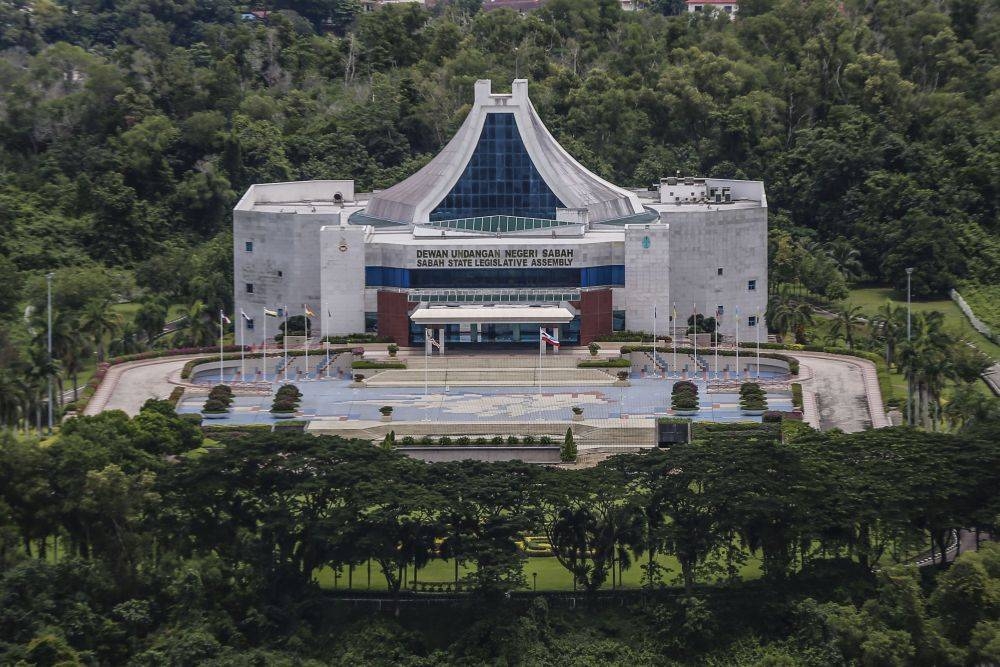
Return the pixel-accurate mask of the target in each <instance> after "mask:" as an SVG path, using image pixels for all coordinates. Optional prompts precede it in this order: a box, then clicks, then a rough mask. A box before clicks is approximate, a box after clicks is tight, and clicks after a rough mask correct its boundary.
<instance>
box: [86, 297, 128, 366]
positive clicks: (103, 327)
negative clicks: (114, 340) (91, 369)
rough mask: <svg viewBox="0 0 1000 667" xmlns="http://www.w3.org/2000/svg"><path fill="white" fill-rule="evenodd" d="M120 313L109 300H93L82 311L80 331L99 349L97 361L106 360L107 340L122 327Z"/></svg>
mask: <svg viewBox="0 0 1000 667" xmlns="http://www.w3.org/2000/svg"><path fill="white" fill-rule="evenodd" d="M123 323H124V322H123V320H122V316H121V314H120V313H117V312H115V310H114V309H112V307H111V304H110V303H108V302H107V301H91V302H90V303H88V304H87V305H86V306H84V309H83V312H82V313H80V322H79V327H80V331H81V332H83V333H84V334H85V335H87V336H89V337H90V340H91V341H93V343H94V348H95V349H96V350H97V362H98V363H100V362H102V361H104V351H105V349H106V348H105V342H106V341H107V339H108V338H110V337H111V336H114V335H115V334H116V333H118V331H119V330H120V329H121V327H122V324H123Z"/></svg>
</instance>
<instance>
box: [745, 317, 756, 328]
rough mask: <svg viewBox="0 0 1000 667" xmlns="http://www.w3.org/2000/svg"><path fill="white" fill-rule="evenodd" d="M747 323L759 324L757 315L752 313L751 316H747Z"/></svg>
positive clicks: (749, 324)
mask: <svg viewBox="0 0 1000 667" xmlns="http://www.w3.org/2000/svg"><path fill="white" fill-rule="evenodd" d="M747 325H748V326H751V327H755V326H757V316H756V315H751V316H750V317H748V318H747Z"/></svg>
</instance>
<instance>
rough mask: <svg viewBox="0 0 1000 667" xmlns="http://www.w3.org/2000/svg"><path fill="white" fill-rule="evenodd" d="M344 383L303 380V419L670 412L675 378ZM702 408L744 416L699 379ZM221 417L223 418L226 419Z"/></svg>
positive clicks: (257, 416)
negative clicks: (491, 384) (563, 383)
mask: <svg viewBox="0 0 1000 667" xmlns="http://www.w3.org/2000/svg"><path fill="white" fill-rule="evenodd" d="M350 385H351V383H350V382H347V381H343V380H321V381H311V382H300V383H298V384H297V385H296V386H297V387H299V389H300V390H301V391H302V393H303V399H302V405H301V410H302V413H303V415H304V416H305V417H310V418H311V417H323V418H327V419H331V418H332V419H340V420H365V421H377V420H378V419H379V416H380V414H379V408H380V407H382V406H383V405H391V406H392V407H393V408H394V412H393V420H398V421H422V420H430V421H441V422H470V421H490V422H497V421H566V420H568V419H569V417H570V415H571V408H572V407H573V406H579V407H581V408H583V409H584V415H585V416H586V418H587V419H606V418H612V417H615V418H618V417H621V416H622V415H624V416H626V417H635V416H669V415H670V412H669V410H668V408H669V405H670V389H671V387H672V386H673V382H671V381H669V380H659V379H636V380H632V386H630V387H579V388H574V387H542V389H541V390H540V391H539V390H538V389H537V388H531V387H496V388H487V387H466V388H463V387H451V388H449V390H448V391H445V390H443V389H442V388H440V387H433V388H431V389H430V390H429V391H428V393H427V394H425V393H424V390H423V388H417V387H400V388H391V387H367V388H364V389H359V388H353V387H351V386H350ZM699 395H700V398H701V405H702V410H701V412H700V413H699V414H698V416H697V417H696V419H700V420H706V421H746V420H749V419H757V420H759V419H760V417H756V418H754V417H744V416H743V415H741V414H740V410H739V395H738V394H737V393H734V392H728V393H720V394H715V393H711V394H706V393H705V385H704V383H699ZM203 402H204V398H203V397H196V396H195V397H191V398H188V399H185V400H183V401H182V402H181V405H180V406H179V410H180V411H181V412H197V411H199V410H200V409H201V405H202V403H203ZM768 402H769V408H770V409H773V410H790V409H791V395H790V394H789V393H788V392H779V393H771V394H768ZM270 404H271V398H270V397H267V396H255V397H239V398H237V399H236V401H235V403H234V410H233V412H232V413H231V416H230V418H229V420H228V421H231V422H236V423H270V422H271V421H273V420H272V419H271V416H270V415H269V414H268V412H267V411H268V409H269V408H270ZM225 421H226V420H220V422H221V423H225Z"/></svg>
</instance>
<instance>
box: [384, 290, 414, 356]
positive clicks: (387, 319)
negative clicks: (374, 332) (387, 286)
mask: <svg viewBox="0 0 1000 667" xmlns="http://www.w3.org/2000/svg"><path fill="white" fill-rule="evenodd" d="M409 309H410V304H409V302H408V301H407V300H406V292H389V291H386V290H379V291H378V335H379V336H384V337H386V338H391V339H392V341H393V342H394V343H396V345H409V344H410V318H409V315H408V314H407V312H408V311H409Z"/></svg>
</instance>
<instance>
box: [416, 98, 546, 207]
mask: <svg viewBox="0 0 1000 667" xmlns="http://www.w3.org/2000/svg"><path fill="white" fill-rule="evenodd" d="M557 208H564V206H563V203H562V202H561V201H559V198H558V197H556V196H555V194H554V193H553V192H552V190H551V189H549V186H548V185H546V183H545V181H544V180H542V176H541V174H539V173H538V170H537V169H536V168H535V165H534V164H533V163H532V162H531V157H529V156H528V151H527V150H526V149H525V148H524V142H523V141H521V133H520V132H518V130H517V121H515V120H514V114H513V113H491V114H487V116H486V121H485V122H484V123H483V131H482V134H480V135H479V143H478V144H476V150H475V152H474V153H473V154H472V157H471V158H470V159H469V163H468V164H467V165H466V166H465V171H464V172H462V175H461V176H460V177H459V179H458V182H456V183H455V186H454V187H453V188H452V189H451V192H449V193H448V194H447V195H446V196H445V198H444V199H443V200H441V203H439V204H438V205H437V208H435V209H434V210H433V211H431V215H430V219H431V221H432V222H434V221H437V220H454V219H456V218H472V217H478V216H485V215H517V216H524V217H528V218H543V219H546V220H554V219H555V217H556V209H557Z"/></svg>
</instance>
